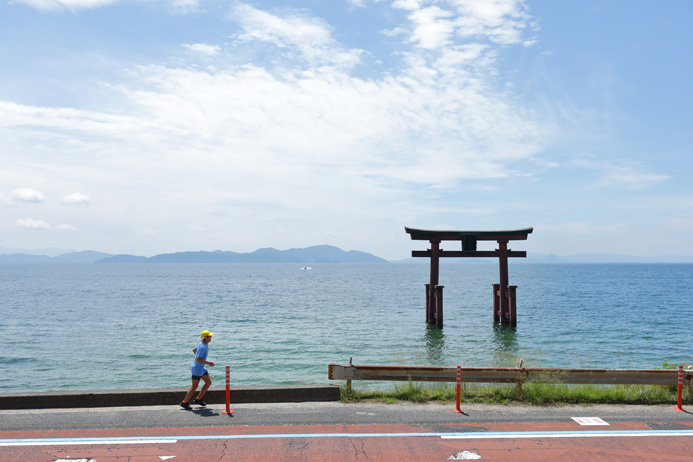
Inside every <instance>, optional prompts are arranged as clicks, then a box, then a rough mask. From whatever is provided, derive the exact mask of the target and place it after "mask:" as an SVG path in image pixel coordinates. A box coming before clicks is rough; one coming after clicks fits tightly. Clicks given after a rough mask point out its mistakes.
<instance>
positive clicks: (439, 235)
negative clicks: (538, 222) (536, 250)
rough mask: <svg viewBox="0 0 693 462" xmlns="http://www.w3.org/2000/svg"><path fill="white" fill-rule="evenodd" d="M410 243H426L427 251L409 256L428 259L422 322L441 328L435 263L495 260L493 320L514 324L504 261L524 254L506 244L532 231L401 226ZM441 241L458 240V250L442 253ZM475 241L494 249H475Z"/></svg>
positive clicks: (511, 290)
mask: <svg viewBox="0 0 693 462" xmlns="http://www.w3.org/2000/svg"><path fill="white" fill-rule="evenodd" d="M404 230H405V231H406V232H407V234H409V235H410V236H411V238H412V240H414V241H429V242H430V243H431V248H430V249H428V250H414V251H412V253H411V256H412V257H428V258H430V259H431V279H430V283H429V284H426V322H428V323H429V324H436V325H438V326H441V327H442V326H443V286H441V285H439V284H438V277H439V273H440V271H439V267H440V265H439V260H440V258H444V257H456V258H466V257H477V258H479V257H494V258H495V257H498V263H499V268H500V283H499V284H493V320H494V322H498V321H500V322H501V323H503V324H510V325H511V326H515V325H517V313H516V306H517V305H516V302H515V289H516V288H517V286H510V285H508V258H510V257H521V258H524V257H526V256H527V252H525V251H513V250H510V249H508V242H509V241H520V240H522V241H525V240H527V235H528V234H530V233H531V232H532V231H533V230H534V228H524V229H515V230H507V231H439V230H428V229H416V228H408V227H406V226H405V227H404ZM442 241H460V242H461V244H462V250H457V251H454V250H442V249H441V248H440V243H441V242H442ZM478 241H496V242H498V248H497V249H495V250H477V249H476V244H477V242H478Z"/></svg>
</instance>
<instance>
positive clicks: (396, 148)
mask: <svg viewBox="0 0 693 462" xmlns="http://www.w3.org/2000/svg"><path fill="white" fill-rule="evenodd" d="M692 18H693V3H692V2H689V1H684V0H681V1H669V2H650V1H647V2H646V1H637V0H622V1H619V0H613V1H608V2H604V1H601V0H599V1H597V0H581V1H569V0H567V1H554V0H546V1H514V0H495V1H491V0H488V1H481V0H438V1H432V0H429V1H424V0H330V1H317V0H290V1H281V2H272V1H252V2H251V1H248V2H244V1H227V2H217V1H205V0H175V1H163V0H161V1H159V0H148V1H118V0H13V1H9V2H7V1H4V2H2V3H0V38H1V39H0V62H1V63H2V66H1V67H0V212H1V213H0V247H2V248H4V249H42V248H60V249H66V250H86V249H91V250H99V251H103V252H109V253H132V254H138V255H153V254H157V253H164V252H176V251H184V250H217V249H221V250H234V251H240V252H245V251H252V250H255V249H257V248H260V247H275V248H278V249H288V248H293V247H307V246H310V245H317V244H331V245H335V246H338V247H341V248H342V249H345V250H352V249H357V250H363V251H367V252H371V253H374V254H376V255H379V256H381V257H384V258H387V259H400V258H405V257H407V256H408V255H409V253H410V251H411V250H414V249H416V250H420V249H422V248H423V247H425V245H423V244H420V243H415V242H412V241H411V240H409V237H408V235H406V234H405V233H404V226H411V227H419V228H434V229H462V230H477V229H478V230H494V229H516V228H524V227H529V226H532V227H534V233H533V234H532V235H530V237H529V240H528V241H527V242H522V243H516V244H514V245H513V246H512V247H513V248H514V249H516V250H528V251H529V252H535V253H543V254H549V253H553V254H557V255H572V254H576V253H615V254H624V255H637V256H660V255H678V256H681V255H683V256H689V257H691V258H692V259H693V245H692V244H691V239H690V236H691V235H692V234H693V186H692V185H693V182H691V181H690V176H691V172H693V165H692V163H693V162H692V161H691V158H692V155H691V154H692V153H691V149H692V148H691V146H693V124H692V123H691V122H692V121H693V117H692V116H691V108H692V107H693V96H692V92H691V88H690V83H689V82H690V79H691V78H690V74H691V70H692V68H693V66H692V64H693V53H691V49H692V45H693V43H692V42H693V41H692V40H691V39H692V38H693V32H692V30H693V29H692V28H691V27H690V23H691V19H692Z"/></svg>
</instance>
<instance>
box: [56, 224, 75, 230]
mask: <svg viewBox="0 0 693 462" xmlns="http://www.w3.org/2000/svg"><path fill="white" fill-rule="evenodd" d="M58 231H68V232H77V231H79V230H78V229H77V228H75V227H74V226H72V225H67V224H62V225H58Z"/></svg>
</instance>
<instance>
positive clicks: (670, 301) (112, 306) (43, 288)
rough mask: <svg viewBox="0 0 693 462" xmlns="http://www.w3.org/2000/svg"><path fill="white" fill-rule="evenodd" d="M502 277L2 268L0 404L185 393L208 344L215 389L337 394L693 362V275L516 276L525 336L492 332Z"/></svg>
mask: <svg viewBox="0 0 693 462" xmlns="http://www.w3.org/2000/svg"><path fill="white" fill-rule="evenodd" d="M497 279H498V268H497V266H496V265H493V264H454V263H452V264H447V265H443V266H442V267H441V277H440V282H441V284H443V285H445V289H444V290H445V327H444V328H443V329H438V328H435V327H430V326H427V325H426V323H425V313H424V304H425V300H424V284H425V283H426V281H427V280H428V266H427V265H425V264H395V263H389V264H372V265H338V264H337V265H327V264H326V265H314V266H313V269H311V270H301V268H300V265H293V264H237V265H236V264H219V265H215V264H199V265H196V264H170V265H168V264H132V265H105V264H101V265H99V264H92V265H0V319H2V322H1V323H0V367H1V368H2V374H0V389H1V390H3V391H5V392H21V391H48V390H68V389H73V390H85V389H110V388H149V387H184V386H187V385H188V384H189V373H190V366H191V364H192V359H193V355H192V351H191V350H192V348H193V347H194V346H195V345H196V344H197V343H198V341H199V338H198V336H199V332H201V331H202V330H204V329H209V330H211V331H212V332H214V334H215V335H214V338H213V341H212V343H211V345H210V347H211V348H210V356H209V359H210V360H211V361H214V362H216V363H217V367H215V368H213V369H211V370H210V373H211V374H212V378H213V379H214V380H215V381H216V385H219V386H220V385H222V384H223V376H224V367H223V366H225V365H227V364H228V365H230V366H231V368H232V382H233V384H234V385H272V384H292V383H327V382H328V379H327V365H328V364H329V363H346V362H348V360H349V356H353V360H354V363H356V364H407V365H442V366H455V365H458V364H459V365H462V366H514V365H516V363H517V361H518V360H519V358H523V359H524V361H525V365H526V366H528V367H610V368H650V367H661V365H662V363H663V362H665V361H666V362H670V363H676V362H680V361H688V362H690V361H691V360H693V330H691V326H692V325H693V265H687V264H678V265H655V264H653V265H646V264H624V265H618V264H613V265H610V264H595V265H589V264H582V265H541V264H516V265H511V267H510V283H511V284H516V285H518V289H517V294H518V295H517V297H518V326H517V328H516V329H511V328H507V327H506V326H502V327H501V326H498V325H494V324H493V322H492V313H491V302H492V299H491V285H492V284H493V283H494V282H497Z"/></svg>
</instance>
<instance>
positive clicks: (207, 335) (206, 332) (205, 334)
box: [200, 330, 214, 338]
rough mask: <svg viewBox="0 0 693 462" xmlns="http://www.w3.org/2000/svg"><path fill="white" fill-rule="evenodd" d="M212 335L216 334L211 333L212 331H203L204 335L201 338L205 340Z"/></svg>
mask: <svg viewBox="0 0 693 462" xmlns="http://www.w3.org/2000/svg"><path fill="white" fill-rule="evenodd" d="M212 335H214V334H213V333H211V332H210V331H208V330H203V331H202V334H201V335H200V337H202V338H205V337H211V336H212Z"/></svg>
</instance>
